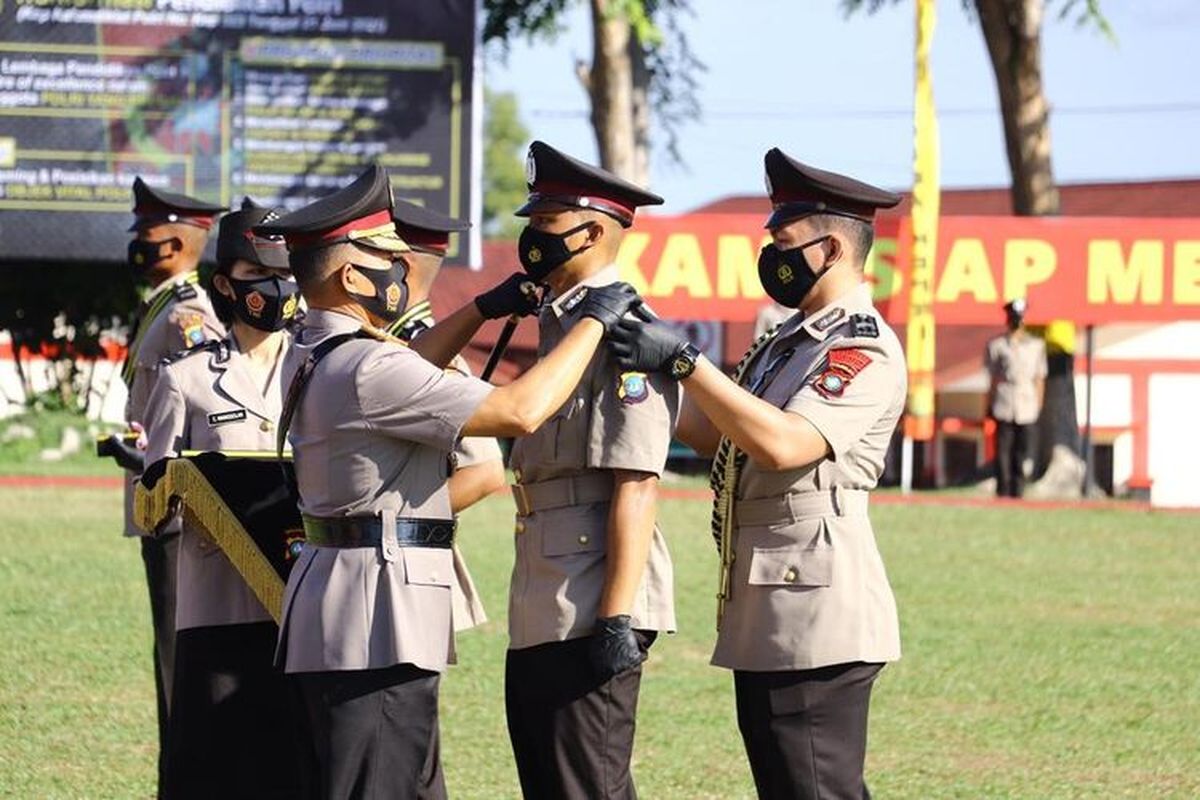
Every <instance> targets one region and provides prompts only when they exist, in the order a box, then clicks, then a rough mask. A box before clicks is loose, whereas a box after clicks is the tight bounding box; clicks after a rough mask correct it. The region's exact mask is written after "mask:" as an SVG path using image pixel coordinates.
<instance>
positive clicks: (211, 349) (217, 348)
mask: <svg viewBox="0 0 1200 800" xmlns="http://www.w3.org/2000/svg"><path fill="white" fill-rule="evenodd" d="M196 353H216V354H217V362H218V363H221V362H225V361H228V360H229V343H228V342H226V341H224V340H219V339H209V340H208V341H206V342H203V343H202V344H198V345H196V346H195V347H189V348H187V349H185V350H177V351H176V352H174V353H172V354H171V355H169V356H163V358H162V360H161V361H159V362H158V365H159V366H160V367H165V366H167V365H168V364H174V363H175V362H176V361H182V360H183V359H185V358H187V357H188V356H194V355H196Z"/></svg>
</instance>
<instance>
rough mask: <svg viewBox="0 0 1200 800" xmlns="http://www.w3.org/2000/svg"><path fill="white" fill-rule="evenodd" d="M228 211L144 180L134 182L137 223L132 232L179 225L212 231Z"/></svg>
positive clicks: (130, 227)
mask: <svg viewBox="0 0 1200 800" xmlns="http://www.w3.org/2000/svg"><path fill="white" fill-rule="evenodd" d="M226 211H228V209H227V208H225V206H222V205H217V204H215V203H209V202H206V201H204V200H200V199H197V198H195V197H188V196H187V195H186V194H176V193H174V192H167V191H163V190H162V189H155V188H154V187H153V186H151V185H150V184H148V183H146V182H145V181H144V180H142V178H141V176H138V177H136V178H134V179H133V217H134V219H133V224H132V225H130V226H129V230H130V231H131V232H132V231H139V230H141V229H142V228H151V227H153V226H155V225H167V224H171V223H179V224H182V225H194V226H196V227H197V228H204V229H205V230H209V229H211V228H212V226H213V223H214V222H216V221H217V217H218V216H219V215H221V214H224V213H225V212H226Z"/></svg>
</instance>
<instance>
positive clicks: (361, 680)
mask: <svg viewBox="0 0 1200 800" xmlns="http://www.w3.org/2000/svg"><path fill="white" fill-rule="evenodd" d="M392 205H393V204H392V201H391V191H390V187H389V185H388V179H387V175H386V173H385V172H384V171H383V170H382V169H381V168H379V167H373V168H371V169H370V170H368V171H367V172H366V173H364V174H363V175H362V176H361V177H360V178H359V179H358V180H357V181H355V182H354V183H353V184H351V185H350V186H348V187H346V188H345V189H343V190H341V191H339V192H336V193H334V194H333V195H330V196H328V197H326V198H324V199H322V200H320V201H317V202H316V203H314V204H312V205H310V206H308V207H306V208H303V209H301V210H299V211H297V212H295V213H293V214H289V215H288V216H286V217H284V218H282V219H280V220H278V221H276V222H273V223H270V224H268V225H265V226H262V227H260V228H258V229H257V230H258V232H259V233H260V234H263V235H275V234H282V235H283V236H285V237H286V239H287V242H288V248H289V250H290V261H291V265H292V269H293V272H294V273H295V275H296V278H297V280H298V282H299V284H300V289H301V292H302V293H303V295H304V297H305V299H306V300H307V302H308V305H309V308H310V311H309V313H308V315H307V317H306V319H305V325H304V328H303V329H302V330H301V332H300V335H299V336H298V337H297V340H296V344H295V346H294V348H293V349H292V351H291V352H290V353H289V356H288V360H289V362H290V363H292V364H294V365H297V370H298V371H297V375H296V378H295V379H294V381H293V385H292V387H291V388H290V389H289V392H288V396H287V399H286V401H285V406H284V412H283V417H282V419H281V429H282V430H281V435H282V433H283V432H286V431H287V430H288V428H289V422H290V428H291V430H290V440H291V442H292V447H293V452H294V457H295V464H296V477H297V482H298V486H299V493H300V506H301V511H302V513H303V516H304V524H305V533H306V537H307V543H306V545H305V548H304V552H303V553H302V555H301V556H300V559H299V560H298V562H297V563H296V565H295V567H294V568H293V570H292V572H291V576H290V578H289V581H288V586H287V592H286V595H285V598H284V609H283V620H282V624H281V630H280V643H279V651H278V652H279V657H280V658H281V659H282V661H283V663H284V665H285V667H286V670H287V671H288V672H289V673H296V674H297V675H298V677H299V681H300V686H301V689H302V692H303V695H304V701H305V705H306V709H307V711H308V714H309V718H310V721H311V725H312V728H313V735H314V743H315V746H316V753H317V766H318V769H319V772H320V776H319V782H320V794H321V796H322V797H327V798H344V797H364V798H374V797H378V798H383V797H388V798H395V797H440V796H444V795H445V788H444V782H443V778H442V774H441V763H440V758H439V755H438V744H437V742H438V738H437V697H438V691H437V688H438V679H439V674H440V673H441V672H442V671H443V670H444V669H445V667H446V664H447V663H448V661H449V660H450V659H451V657H452V656H453V642H454V639H453V630H452V625H451V601H450V584H451V581H452V577H451V572H452V569H453V561H452V557H451V551H450V545H451V543H452V542H453V532H454V522H453V514H452V511H451V508H450V499H449V495H448V492H447V489H446V478H447V477H448V474H449V464H448V454H449V453H450V451H451V450H452V449H453V447H454V444H455V442H456V441H457V439H458V438H459V437H460V436H462V435H474V436H478V435H490V436H496V435H515V434H523V433H529V432H531V431H533V430H536V429H537V428H538V427H539V426H540V425H541V424H542V422H544V421H545V420H546V419H547V418H548V417H549V416H550V415H551V414H552V413H553V412H554V410H555V409H557V408H558V407H559V406H561V405H562V404H563V403H564V402H565V401H566V399H567V397H568V396H569V394H570V392H571V390H572V389H573V388H574V386H575V384H576V383H577V382H578V381H579V378H580V377H581V376H582V374H583V372H584V369H585V368H586V366H587V364H588V361H589V359H590V358H591V356H592V354H593V352H594V351H595V349H596V347H597V345H598V344H599V342H600V340H601V338H602V336H603V334H604V332H605V329H606V327H607V326H611V325H614V324H615V323H616V321H617V320H618V319H619V318H620V317H621V315H623V314H624V313H625V312H626V311H627V310H628V308H629V306H630V305H631V304H632V303H633V302H634V301H635V299H636V294H634V293H633V292H632V290H629V289H628V287H615V288H610V289H607V290H604V291H597V292H595V293H593V294H591V295H589V298H588V300H587V301H586V302H584V303H581V304H580V308H579V313H580V314H581V315H582V316H585V317H589V318H591V319H590V320H584V321H583V322H581V323H580V324H578V325H576V326H575V329H574V330H573V331H572V333H571V334H569V335H568V336H567V337H566V338H564V340H563V341H562V342H561V343H560V345H559V347H557V348H556V349H555V350H554V351H553V352H551V353H549V354H548V355H547V356H546V358H545V359H543V360H542V361H540V362H539V363H538V364H536V365H535V366H534V367H532V368H531V369H530V370H529V371H527V372H526V373H525V374H524V375H523V376H521V377H520V378H518V379H517V380H515V381H514V382H512V383H511V384H509V385H507V386H504V387H500V388H496V389H494V390H493V389H492V387H491V386H489V385H488V384H485V383H483V382H482V381H479V380H477V379H474V378H469V377H465V376H462V375H458V374H455V373H453V372H445V371H444V370H443V369H441V367H440V366H439V365H444V364H446V363H447V362H448V361H449V360H450V359H451V358H452V357H453V356H454V355H456V354H457V353H458V351H459V350H460V349H461V347H462V346H463V345H464V344H465V343H466V341H467V340H469V338H470V337H471V336H472V335H473V334H474V333H475V331H476V330H477V329H478V327H479V326H480V325H481V324H482V322H483V321H484V319H485V318H500V317H505V316H508V315H510V314H514V313H529V312H530V311H532V308H533V304H532V303H531V302H530V299H529V298H528V297H527V295H526V294H525V293H524V292H522V291H521V283H523V282H524V279H523V277H522V276H513V278H510V279H509V280H507V281H505V282H503V283H501V284H500V285H499V286H497V287H496V288H495V289H492V290H490V291H488V292H485V293H484V294H482V295H480V296H479V297H477V298H476V299H475V302H474V303H472V304H469V305H468V306H466V307H464V308H462V309H459V310H458V311H456V312H455V313H454V314H452V315H450V316H449V317H448V318H447V319H446V320H445V321H443V322H442V323H441V324H440V325H438V326H436V327H434V328H433V329H431V330H430V331H428V332H427V333H425V334H423V335H422V336H421V337H419V338H418V339H417V341H416V342H415V343H414V344H413V346H412V347H411V348H409V347H405V346H404V345H403V344H402V343H401V342H399V341H398V340H396V339H394V338H393V337H390V336H388V335H387V334H385V333H384V332H383V331H382V330H380V328H383V327H386V326H387V325H389V324H391V323H392V322H394V321H395V320H396V319H397V318H398V317H399V316H400V314H401V313H403V311H404V308H405V305H406V302H407V297H406V295H407V288H406V283H405V273H406V266H405V261H404V260H403V255H404V253H406V252H408V251H409V248H408V245H406V244H405V242H404V241H403V240H402V239H401V238H400V237H399V236H398V235H397V234H396V229H395V224H394V223H393V221H392ZM293 414H294V417H293Z"/></svg>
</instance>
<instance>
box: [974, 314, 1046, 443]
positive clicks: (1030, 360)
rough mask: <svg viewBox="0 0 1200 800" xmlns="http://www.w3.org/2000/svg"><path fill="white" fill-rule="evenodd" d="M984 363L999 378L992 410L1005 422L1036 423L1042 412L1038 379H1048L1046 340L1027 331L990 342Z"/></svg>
mask: <svg viewBox="0 0 1200 800" xmlns="http://www.w3.org/2000/svg"><path fill="white" fill-rule="evenodd" d="M983 366H984V369H986V370H987V372H988V377H989V378H990V379H991V380H994V381H995V382H996V396H995V398H994V399H993V401H992V408H991V414H992V416H993V417H994V418H996V419H998V420H1000V421H1001V422H1015V423H1016V424H1018V425H1032V424H1033V423H1035V422H1037V418H1038V414H1039V413H1040V412H1041V407H1040V404H1041V398H1040V397H1039V396H1038V381H1041V380H1045V379H1046V342H1045V341H1044V340H1042V339H1041V338H1039V337H1037V336H1030V335H1029V334H1023V335H1021V336H1019V337H1010V336H1008V335H1007V334H1005V335H1003V336H997V337H996V338H995V339H992V340H991V341H990V342H988V343H987V349H986V350H984V353H983Z"/></svg>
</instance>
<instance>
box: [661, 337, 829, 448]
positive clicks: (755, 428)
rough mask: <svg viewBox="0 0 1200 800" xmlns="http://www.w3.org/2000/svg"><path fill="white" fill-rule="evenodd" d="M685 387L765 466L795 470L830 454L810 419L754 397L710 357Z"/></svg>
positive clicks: (702, 360) (706, 412) (721, 427)
mask: <svg viewBox="0 0 1200 800" xmlns="http://www.w3.org/2000/svg"><path fill="white" fill-rule="evenodd" d="M684 386H685V388H686V389H687V392H688V394H689V395H690V396H691V397H692V399H693V400H694V402H695V403H696V405H697V406H698V407H699V408H700V410H701V411H703V412H704V415H705V416H707V417H708V418H709V419H710V420H712V423H713V425H715V426H716V428H717V430H718V431H720V432H721V433H722V434H724V435H725V436H728V437H729V438H730V439H731V440H733V443H734V444H735V445H737V447H738V449H739V450H741V451H742V452H744V453H746V455H748V456H749V457H750V458H752V459H754V460H755V461H757V462H758V463H759V464H760V465H761V466H762V467H763V468H764V469H768V470H781V469H796V468H798V467H803V466H807V465H808V464H814V463H816V462H817V461H820V460H821V459H822V458H825V457H826V456H827V455H828V454H829V443H828V442H826V441H825V438H824V437H823V436H821V434H820V432H819V431H817V429H816V428H815V427H813V425H812V423H811V422H809V421H808V420H806V419H805V418H804V417H802V416H800V415H799V414H789V413H788V412H786V411H783V410H782V409H779V408H776V407H775V406H773V405H771V404H770V403H768V402H765V401H763V400H761V399H759V398H757V397H755V396H754V395H753V394H751V393H750V392H748V391H746V390H745V389H743V388H742V387H741V386H738V385H737V384H736V383H734V382H733V381H732V380H730V379H729V378H728V377H726V376H725V374H724V373H722V372H721V370H719V369H717V368H716V367H715V366H713V365H712V363H711V362H710V361H708V359H706V358H703V357H701V358H700V360H699V361H698V362H697V363H696V371H695V372H693V373H692V375H691V377H689V378H686V379H684Z"/></svg>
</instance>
